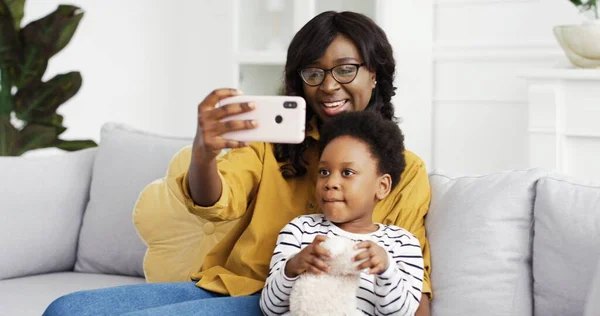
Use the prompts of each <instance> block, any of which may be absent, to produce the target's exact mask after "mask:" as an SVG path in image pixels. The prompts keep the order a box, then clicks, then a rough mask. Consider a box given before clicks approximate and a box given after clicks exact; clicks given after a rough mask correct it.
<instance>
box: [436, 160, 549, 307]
mask: <svg viewBox="0 0 600 316" xmlns="http://www.w3.org/2000/svg"><path fill="white" fill-rule="evenodd" d="M543 174H544V172H543V171H541V170H528V171H511V172H503V173H494V174H489V175H485V176H473V177H458V178H450V177H448V176H445V175H442V174H437V173H433V174H431V175H430V178H429V179H430V183H431V190H432V199H431V206H430V209H429V213H428V215H427V218H426V228H427V236H428V239H429V243H430V246H431V267H432V273H431V280H432V286H433V295H434V299H433V301H432V313H433V315H444V316H448V315H490V316H494V315H531V314H532V305H533V298H532V293H531V265H530V262H531V241H532V227H533V223H532V219H533V214H532V213H533V203H534V194H535V182H536V181H537V179H538V178H540V176H541V175H543Z"/></svg>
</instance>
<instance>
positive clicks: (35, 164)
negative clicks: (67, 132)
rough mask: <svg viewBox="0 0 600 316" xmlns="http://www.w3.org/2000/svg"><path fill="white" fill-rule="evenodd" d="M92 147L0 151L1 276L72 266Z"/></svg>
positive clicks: (91, 160)
mask: <svg viewBox="0 0 600 316" xmlns="http://www.w3.org/2000/svg"><path fill="white" fill-rule="evenodd" d="M95 153H96V149H88V150H82V151H78V152H74V153H66V154H64V155H60V156H45V157H28V158H22V157H0V170H1V171H0V280H2V279H6V278H15V277H19V276H24V275H31V274H40V273H48V272H58V271H69V270H72V269H73V265H74V264H75V253H76V249H77V236H78V234H79V228H80V225H81V217H82V216H83V210H84V209H85V205H86V203H87V200H88V192H89V189H90V180H91V174H92V162H93V161H94V156H95Z"/></svg>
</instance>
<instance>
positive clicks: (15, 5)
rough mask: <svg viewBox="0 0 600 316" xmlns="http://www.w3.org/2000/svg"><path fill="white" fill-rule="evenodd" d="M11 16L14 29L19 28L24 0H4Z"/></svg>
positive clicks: (23, 9)
mask: <svg viewBox="0 0 600 316" xmlns="http://www.w3.org/2000/svg"><path fill="white" fill-rule="evenodd" d="M0 1H2V0H0ZM4 1H5V2H6V4H7V5H8V8H9V9H10V12H11V13H12V16H13V22H14V26H15V30H20V29H21V20H23V16H24V15H25V0H4Z"/></svg>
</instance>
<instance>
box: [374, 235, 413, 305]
mask: <svg viewBox="0 0 600 316" xmlns="http://www.w3.org/2000/svg"><path fill="white" fill-rule="evenodd" d="M404 232H405V233H402V234H401V235H400V236H401V237H399V238H397V239H396V238H395V239H394V240H393V242H392V245H391V246H390V248H388V260H389V265H388V268H387V269H386V270H385V271H384V272H383V273H382V274H379V275H376V276H375V296H376V302H375V315H413V314H414V313H415V312H416V311H417V308H418V307H419V302H420V301H421V290H422V288H423V255H422V253H421V247H419V240H418V239H417V238H416V237H414V236H413V235H412V234H410V233H408V232H406V231H404Z"/></svg>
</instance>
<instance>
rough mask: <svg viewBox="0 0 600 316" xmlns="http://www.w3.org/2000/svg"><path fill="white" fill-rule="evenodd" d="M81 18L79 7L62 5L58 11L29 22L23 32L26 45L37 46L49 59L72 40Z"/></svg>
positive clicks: (81, 12) (81, 13)
mask: <svg viewBox="0 0 600 316" xmlns="http://www.w3.org/2000/svg"><path fill="white" fill-rule="evenodd" d="M81 18H83V11H81V9H79V8H78V7H76V6H72V5H60V6H58V9H56V11H54V12H52V13H50V14H48V15H47V16H45V17H43V18H41V19H39V20H36V21H33V22H31V23H29V24H28V25H27V26H25V28H24V29H23V31H22V33H21V34H22V37H23V39H24V41H25V43H26V45H28V46H35V47H37V48H38V49H40V52H41V53H42V56H44V57H45V58H46V59H49V58H50V57H52V56H54V54H56V53H58V52H59V51H60V50H62V49H63V48H64V47H65V46H67V44H68V43H69V41H71V38H72V37H73V34H75V30H77V26H79V22H80V21H81Z"/></svg>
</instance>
